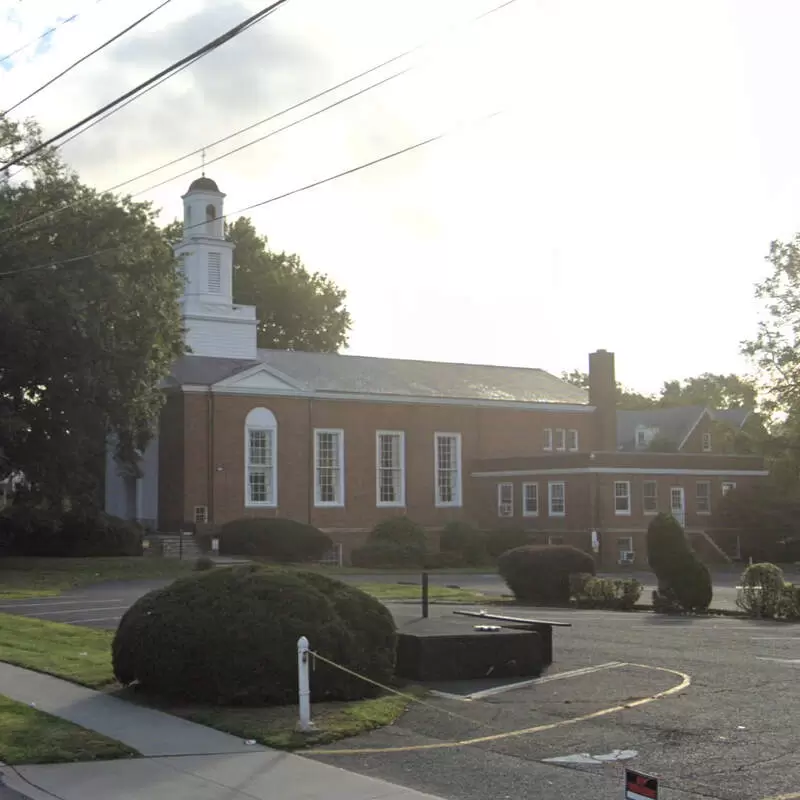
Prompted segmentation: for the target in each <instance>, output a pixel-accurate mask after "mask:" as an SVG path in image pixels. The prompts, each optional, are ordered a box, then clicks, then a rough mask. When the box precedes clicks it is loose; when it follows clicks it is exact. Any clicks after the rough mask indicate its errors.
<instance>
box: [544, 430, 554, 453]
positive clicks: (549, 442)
mask: <svg viewBox="0 0 800 800" xmlns="http://www.w3.org/2000/svg"><path fill="white" fill-rule="evenodd" d="M552 449H553V429H552V428H545V429H544V430H543V431H542V450H552Z"/></svg>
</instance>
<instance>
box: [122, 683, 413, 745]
mask: <svg viewBox="0 0 800 800" xmlns="http://www.w3.org/2000/svg"><path fill="white" fill-rule="evenodd" d="M404 691H405V693H407V694H408V695H410V696H412V697H416V696H420V695H422V694H423V691H422V690H421V689H419V688H417V687H412V688H410V689H405V690H404ZM116 696H117V697H120V698H121V699H123V700H130V701H132V702H137V703H141V704H143V705H147V706H149V707H151V708H158V709H160V710H161V711H166V712H167V713H169V714H174V715H175V716H178V717H183V718H184V719H188V720H191V721H192V722H197V723H199V724H200V725H207V726H208V727H209V728H216V729H217V730H220V731H224V732H225V733H230V734H233V735H234V736H239V737H241V738H242V739H254V740H255V741H256V742H258V743H259V744H263V745H266V746H267V747H274V748H276V749H278V750H298V749H301V748H303V747H311V746H312V745H320V744H328V743H330V742H336V741H338V740H339V739H346V738H347V737H349V736H357V735H358V734H360V733H365V732H366V731H371V730H374V729H375V728H380V727H383V726H384V725H391V724H392V723H393V722H394V721H395V720H396V719H397V718H398V717H400V716H401V715H402V714H403V712H404V711H405V710H406V708H407V707H408V705H409V702H410V701H409V700H407V699H406V698H404V697H400V696H399V695H395V694H388V695H384V696H383V697H376V698H371V699H367V700H355V701H352V702H337V703H312V704H311V718H312V721H313V723H314V731H313V732H312V733H308V734H302V733H299V732H298V731H297V730H296V728H297V722H298V719H299V715H298V709H297V706H264V707H261V708H245V707H241V706H232V707H211V706H195V705H179V704H175V703H168V702H164V701H160V700H158V699H154V698H151V697H147V696H146V695H140V693H139V692H136V691H133V690H131V689H123V690H121V691H119V692H116Z"/></svg>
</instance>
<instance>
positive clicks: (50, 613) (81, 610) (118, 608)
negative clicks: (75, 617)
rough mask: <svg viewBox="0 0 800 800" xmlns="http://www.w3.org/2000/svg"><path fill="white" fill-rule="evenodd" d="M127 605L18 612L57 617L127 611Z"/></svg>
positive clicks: (32, 616) (30, 615)
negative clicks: (31, 612) (33, 612)
mask: <svg viewBox="0 0 800 800" xmlns="http://www.w3.org/2000/svg"><path fill="white" fill-rule="evenodd" d="M127 609H128V607H127V606H104V607H103V608H68V609H66V610H61V611H39V612H37V613H35V614H18V615H17V616H20V617H31V618H34V619H35V618H37V617H57V616H59V615H60V614H81V613H84V614H85V613H87V612H89V613H92V612H97V611H127Z"/></svg>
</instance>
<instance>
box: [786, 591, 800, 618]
mask: <svg viewBox="0 0 800 800" xmlns="http://www.w3.org/2000/svg"><path fill="white" fill-rule="evenodd" d="M781 616H782V617H785V618H786V619H791V620H800V586H795V585H794V584H791V583H785V584H784V585H783V597H782V598H781Z"/></svg>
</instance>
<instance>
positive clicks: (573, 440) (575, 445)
mask: <svg viewBox="0 0 800 800" xmlns="http://www.w3.org/2000/svg"><path fill="white" fill-rule="evenodd" d="M579 441H580V440H579V438H578V431H577V430H576V429H575V428H570V429H569V430H568V431H567V450H569V451H571V452H575V451H576V450H579V449H580V447H579Z"/></svg>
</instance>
